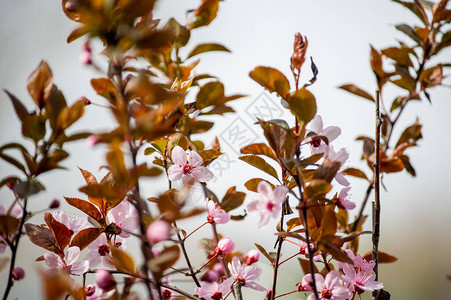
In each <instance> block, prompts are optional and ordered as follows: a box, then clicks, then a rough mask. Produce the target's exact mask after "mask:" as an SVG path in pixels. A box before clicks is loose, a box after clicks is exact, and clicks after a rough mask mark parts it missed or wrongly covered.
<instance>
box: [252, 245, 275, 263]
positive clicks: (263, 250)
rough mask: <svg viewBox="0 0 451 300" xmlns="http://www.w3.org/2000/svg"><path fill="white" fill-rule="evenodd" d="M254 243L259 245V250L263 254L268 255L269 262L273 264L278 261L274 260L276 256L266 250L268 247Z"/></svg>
mask: <svg viewBox="0 0 451 300" xmlns="http://www.w3.org/2000/svg"><path fill="white" fill-rule="evenodd" d="M254 245H255V247H257V249H258V251H260V253H261V254H263V256H264V257H266V259H267V260H269V262H270V263H271V264H274V263H275V262H276V261H275V260H274V258H273V257H271V256H270V255H269V253H268V252H267V251H266V249H265V248H263V246H261V245H259V244H257V243H254Z"/></svg>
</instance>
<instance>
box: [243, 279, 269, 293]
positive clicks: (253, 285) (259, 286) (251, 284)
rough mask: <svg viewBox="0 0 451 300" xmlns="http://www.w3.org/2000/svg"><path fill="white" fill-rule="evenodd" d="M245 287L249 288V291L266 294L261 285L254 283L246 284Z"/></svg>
mask: <svg viewBox="0 0 451 300" xmlns="http://www.w3.org/2000/svg"><path fill="white" fill-rule="evenodd" d="M246 286H247V287H250V288H251V289H254V290H256V291H260V292H266V289H265V288H264V287H262V286H261V285H259V284H258V283H256V282H253V281H251V282H246Z"/></svg>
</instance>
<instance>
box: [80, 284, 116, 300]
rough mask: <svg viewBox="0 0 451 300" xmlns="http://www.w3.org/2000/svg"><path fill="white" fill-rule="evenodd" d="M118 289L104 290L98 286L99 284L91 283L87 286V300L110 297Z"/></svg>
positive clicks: (100, 299) (99, 299) (101, 299)
mask: <svg viewBox="0 0 451 300" xmlns="http://www.w3.org/2000/svg"><path fill="white" fill-rule="evenodd" d="M115 292H116V290H114V289H112V290H111V291H104V290H102V289H101V288H99V287H98V286H97V284H89V285H87V286H85V294H86V300H103V299H109V298H110V297H111V296H113V294H114V293H115Z"/></svg>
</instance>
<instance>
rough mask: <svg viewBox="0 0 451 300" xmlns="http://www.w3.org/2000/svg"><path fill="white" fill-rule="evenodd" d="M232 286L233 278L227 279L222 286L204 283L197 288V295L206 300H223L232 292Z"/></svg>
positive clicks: (215, 283)
mask: <svg viewBox="0 0 451 300" xmlns="http://www.w3.org/2000/svg"><path fill="white" fill-rule="evenodd" d="M232 284H233V278H232V277H230V278H227V279H226V280H224V281H223V282H222V283H221V284H218V283H217V282H206V281H204V282H202V284H201V286H200V287H197V288H196V294H197V295H198V296H199V297H201V298H204V299H205V300H223V299H224V298H225V296H226V295H227V294H228V293H229V292H230V289H231V286H232Z"/></svg>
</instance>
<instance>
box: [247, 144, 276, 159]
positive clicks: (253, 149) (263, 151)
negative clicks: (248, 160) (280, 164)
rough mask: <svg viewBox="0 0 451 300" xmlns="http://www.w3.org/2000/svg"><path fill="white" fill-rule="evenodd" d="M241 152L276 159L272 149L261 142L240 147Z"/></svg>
mask: <svg viewBox="0 0 451 300" xmlns="http://www.w3.org/2000/svg"><path fill="white" fill-rule="evenodd" d="M241 153H242V154H255V155H265V156H267V157H269V158H272V159H274V160H276V161H277V156H276V153H275V152H274V150H272V149H271V148H269V147H268V145H266V144H263V143H258V144H251V145H247V146H245V147H243V148H241Z"/></svg>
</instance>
